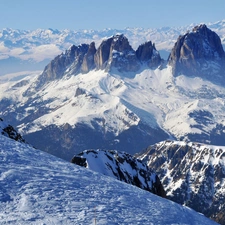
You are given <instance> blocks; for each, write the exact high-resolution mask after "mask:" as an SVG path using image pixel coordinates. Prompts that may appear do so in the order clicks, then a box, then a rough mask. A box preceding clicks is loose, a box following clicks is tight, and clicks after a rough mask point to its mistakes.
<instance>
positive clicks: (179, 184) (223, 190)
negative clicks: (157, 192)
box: [137, 141, 225, 224]
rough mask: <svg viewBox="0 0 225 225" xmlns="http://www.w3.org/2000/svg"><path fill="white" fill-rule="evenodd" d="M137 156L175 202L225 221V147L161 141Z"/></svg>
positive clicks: (224, 222) (223, 222) (222, 222)
mask: <svg viewBox="0 0 225 225" xmlns="http://www.w3.org/2000/svg"><path fill="white" fill-rule="evenodd" d="M137 156H138V158H139V159H141V160H142V161H143V162H145V163H147V164H148V166H149V167H150V168H152V169H154V170H155V171H156V173H157V174H158V176H159V177H160V180H161V181H162V184H163V186H164V188H165V190H166V192H167V196H168V197H169V198H170V199H172V200H173V201H175V202H178V203H180V204H183V205H187V206H189V207H191V208H193V209H195V210H196V211H198V212H201V213H204V214H205V215H206V216H207V217H210V218H213V219H214V220H216V221H217V222H219V223H220V224H225V147H224V146H223V147H222V146H213V145H204V144H200V143H193V142H178V141H164V142H160V143H157V144H155V145H153V146H149V147H148V148H147V149H146V150H145V151H143V152H141V153H139V154H137Z"/></svg>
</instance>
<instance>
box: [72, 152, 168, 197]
mask: <svg viewBox="0 0 225 225" xmlns="http://www.w3.org/2000/svg"><path fill="white" fill-rule="evenodd" d="M71 162H72V163H75V164H77V165H80V166H83V167H86V168H88V169H91V170H93V171H96V172H99V173H102V174H104V175H107V176H110V177H113V178H115V179H118V180H120V181H124V182H125V183H128V184H132V185H135V186H137V187H140V188H142V189H144V190H146V191H149V192H152V193H154V194H157V195H159V196H161V197H166V193H165V191H164V188H163V186H162V184H161V182H160V180H159V178H158V176H157V175H156V173H155V172H154V171H153V170H152V169H150V168H148V166H147V164H146V163H143V162H142V161H140V160H138V159H136V158H134V157H133V156H131V155H129V154H128V153H125V152H118V151H115V150H108V151H106V150H105V151H104V150H85V151H83V152H81V153H79V154H78V155H75V156H74V157H73V159H72V160H71Z"/></svg>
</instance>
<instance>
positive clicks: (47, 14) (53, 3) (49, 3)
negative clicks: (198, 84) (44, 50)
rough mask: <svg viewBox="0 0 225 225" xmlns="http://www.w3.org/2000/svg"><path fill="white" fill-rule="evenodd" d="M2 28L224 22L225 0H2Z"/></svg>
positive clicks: (101, 26) (120, 27) (99, 27)
mask: <svg viewBox="0 0 225 225" xmlns="http://www.w3.org/2000/svg"><path fill="white" fill-rule="evenodd" d="M0 9H1V12H0V29H3V28H6V27H9V28H14V29H30V30H34V29H37V28H53V29H59V30H61V29H73V30H78V29H95V30H101V29H104V28H117V29H123V28H125V27H143V28H160V27H165V26H172V27H173V26H175V27H176V26H182V25H189V24H191V23H201V22H205V23H208V22H216V21H218V20H222V19H225V0H186V1H184V0H0Z"/></svg>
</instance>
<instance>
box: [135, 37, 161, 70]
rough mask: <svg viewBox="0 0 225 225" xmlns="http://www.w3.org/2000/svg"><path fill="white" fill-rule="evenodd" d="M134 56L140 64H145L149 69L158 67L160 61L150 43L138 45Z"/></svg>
mask: <svg viewBox="0 0 225 225" xmlns="http://www.w3.org/2000/svg"><path fill="white" fill-rule="evenodd" d="M136 56H137V58H138V60H139V61H140V62H142V63H147V65H148V67H149V68H155V67H157V66H159V65H160V63H161V61H162V59H161V57H160V54H159V52H158V51H157V50H156V48H155V45H154V44H152V42H151V41H149V42H146V43H144V44H142V45H140V46H139V47H138V49H137V50H136Z"/></svg>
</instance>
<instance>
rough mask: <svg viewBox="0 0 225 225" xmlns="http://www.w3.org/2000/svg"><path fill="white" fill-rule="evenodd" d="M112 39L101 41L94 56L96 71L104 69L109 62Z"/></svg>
mask: <svg viewBox="0 0 225 225" xmlns="http://www.w3.org/2000/svg"><path fill="white" fill-rule="evenodd" d="M112 41H113V38H112V37H111V38H108V39H106V40H103V41H102V43H101V44H100V46H99V48H98V49H97V51H96V54H95V56H94V61H95V66H96V69H98V70H99V69H105V68H106V65H107V63H108V60H109V54H110V48H111V44H112Z"/></svg>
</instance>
